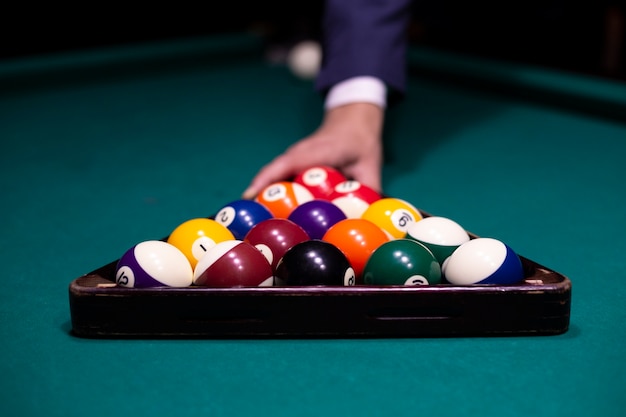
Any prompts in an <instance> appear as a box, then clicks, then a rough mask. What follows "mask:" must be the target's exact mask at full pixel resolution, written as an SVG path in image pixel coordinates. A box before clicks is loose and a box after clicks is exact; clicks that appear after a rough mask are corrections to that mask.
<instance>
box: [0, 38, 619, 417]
mask: <svg viewBox="0 0 626 417" xmlns="http://www.w3.org/2000/svg"><path fill="white" fill-rule="evenodd" d="M202 42H204V41H202ZM202 42H200V43H198V40H192V41H191V43H192V44H193V45H195V46H194V47H193V48H190V43H185V42H181V43H180V44H178V45H175V44H174V45H173V44H169V45H168V46H167V48H165V49H166V50H167V52H163V50H160V49H159V47H156V49H155V46H154V45H148V46H146V47H145V48H144V47H141V46H138V47H137V48H136V49H134V51H135V52H134V53H133V49H132V48H131V49H130V50H129V49H121V50H117V52H118V54H116V50H110V51H106V53H105V52H102V54H101V53H100V52H98V53H96V55H98V56H99V58H98V59H101V60H100V61H98V64H97V65H87V66H85V65H83V64H71V62H75V63H76V62H81V60H83V59H84V58H85V56H86V55H84V54H78V55H77V56H70V57H62V59H61V58H59V57H58V56H52V57H46V58H39V60H38V61H37V62H33V61H29V62H6V63H0V67H2V68H3V69H2V70H1V71H0V75H1V77H0V172H1V176H0V190H1V191H2V204H1V205H0V207H1V208H0V210H1V214H2V216H0V224H1V226H2V239H1V240H0V256H1V258H2V265H3V275H4V286H3V289H2V291H0V340H1V342H0V352H1V353H2V359H1V360H0V415H3V416H34V415H47V416H85V415H90V416H93V417H96V416H110V415H118V416H124V415H135V416H136V415H168V416H172V415H176V416H181V417H183V416H195V415H202V416H207V415H211V416H235V415H273V416H295V415H298V416H320V415H361V416H370V415H371V416H378V415H385V416H389V415H396V416H405V415H406V416H416V415H422V414H429V415H436V416H459V415H483V416H522V415H523V416H528V415H532V416H554V415H569V416H589V415H602V416H621V415H623V414H624V412H625V411H626V400H625V398H626V397H625V395H626V388H625V387H626V385H625V384H624V382H625V380H624V374H625V372H626V361H625V360H624V347H623V346H624V341H625V340H626V339H625V336H626V328H625V327H624V325H623V323H624V321H625V320H626V309H624V302H625V301H626V300H625V296H624V294H625V291H624V285H623V282H622V281H623V280H622V278H623V276H624V270H625V267H624V257H623V254H624V252H625V250H626V243H625V240H624V237H623V236H624V233H625V232H626V216H625V215H624V203H626V191H625V190H626V188H625V187H624V184H623V182H624V179H625V178H626V164H624V157H625V156H626V124H625V123H624V121H621V122H620V121H618V120H617V119H616V118H615V117H611V118H602V117H600V116H598V115H589V114H584V113H581V112H580V111H579V109H578V110H572V109H568V108H565V107H557V106H555V105H554V103H542V102H541V101H540V100H538V95H536V94H535V95H534V96H533V97H532V99H522V98H520V97H519V96H508V95H506V94H504V93H503V92H502V91H501V90H499V91H492V90H489V89H481V88H472V86H471V85H468V83H462V85H461V84H454V83H447V82H443V81H442V80H440V79H434V78H429V77H419V76H414V77H412V78H411V80H410V84H409V95H408V97H407V98H406V100H405V101H404V102H403V103H402V104H401V105H399V106H398V107H396V108H393V109H391V110H390V112H389V117H388V124H387V127H386V136H385V139H386V148H387V161H386V164H385V168H384V188H385V192H386V193H387V194H389V195H394V196H398V197H401V198H404V199H406V200H409V201H411V202H413V203H414V204H415V205H417V206H419V207H420V208H423V209H424V210H426V211H429V212H431V213H434V214H440V215H444V216H448V217H450V218H453V219H455V220H457V221H458V222H459V223H461V224H462V225H463V226H464V227H466V229H468V230H470V231H472V232H474V233H477V234H479V235H481V236H490V237H496V238H500V239H502V240H504V241H506V242H507V243H509V245H510V246H511V247H512V248H513V249H515V250H516V251H517V252H518V253H520V254H522V255H524V256H526V257H528V258H530V259H533V260H535V261H537V262H539V263H542V264H544V265H546V266H548V267H550V268H553V269H555V270H557V271H559V272H561V273H563V274H565V275H567V276H568V277H569V278H570V279H571V280H572V282H573V297H572V316H571V326H570V329H569V331H568V332H567V333H565V334H563V335H560V336H547V337H509V338H450V339H401V340H397V339H379V340H376V339H375V340H88V339H80V338H76V337H74V336H72V335H71V334H70V327H71V326H70V312H69V305H68V285H69V283H70V282H71V281H72V280H73V279H74V278H76V277H78V276H80V275H82V274H84V273H86V272H89V271H91V270H93V269H95V268H96V267H99V266H101V265H103V264H105V263H108V262H110V261H112V260H114V259H116V258H118V257H119V256H121V254H122V253H123V252H124V251H125V250H126V249H127V248H128V247H130V246H131V245H133V244H135V243H137V242H138V241H141V240H146V239H152V238H160V237H162V236H164V235H166V234H167V233H169V232H170V231H171V230H172V229H173V228H174V227H175V226H176V225H178V224H179V223H181V222H182V221H184V220H186V219H188V218H191V217H197V216H206V215H210V214H213V213H214V212H215V210H216V209H218V208H219V207H220V206H221V205H222V204H224V203H226V202H228V201H230V200H234V199H237V198H239V195H240V193H241V191H243V189H245V187H246V186H247V185H248V182H249V180H250V179H251V178H252V176H253V175H254V174H255V173H256V172H257V170H258V169H259V168H260V167H261V166H262V165H263V164H264V163H266V162H267V161H269V160H270V159H271V158H272V157H273V156H275V155H276V154H278V153H279V152H280V151H282V150H283V149H284V148H285V147H286V146H288V145H289V144H290V143H292V141H294V140H295V139H297V138H299V137H302V136H303V135H306V134H307V133H309V132H310V131H311V130H313V129H314V128H315V127H316V125H317V123H318V121H319V118H320V115H321V101H320V98H319V97H318V96H317V95H316V94H315V93H314V92H313V90H312V85H311V84H310V83H309V82H306V81H301V80H297V79H294V78H293V77H291V75H290V74H289V72H288V71H287V70H286V69H285V68H283V67H281V66H273V65H269V64H267V63H266V62H264V61H263V60H262V59H261V51H260V50H259V49H258V45H256V46H255V44H254V43H250V44H247V43H246V42H242V43H241V44H239V42H240V40H235V41H233V39H223V40H221V41H217V42H216V41H215V40H213V39H212V40H208V41H207V42H208V43H207V44H206V45H204V44H202ZM234 44H236V45H239V46H236V49H238V50H243V51H245V53H241V54H237V53H234V54H231V53H222V52H224V51H223V50H226V49H227V48H233V45H234ZM198 45H200V46H201V47H200V48H196V46H198ZM205 46H206V48H205ZM172 48H173V49H172ZM177 48H181V49H180V50H184V51H186V52H185V53H184V54H182V55H178V54H176V53H172V51H176V50H177ZM188 48H190V49H188ZM220 49H223V50H222V51H220ZM141 51H143V53H145V54H144V55H142V52H141ZM146 51H148V52H149V53H148V52H146ZM202 51H204V52H202ZM94 53H95V52H93V51H91V52H89V51H88V52H85V54H87V55H89V54H94ZM427 56H428V53H424V54H423V55H422V58H425V57H427ZM103 57H104V58H103ZM106 57H108V58H106ZM121 57H125V59H121ZM129 57H134V58H132V59H131V58H129ZM137 57H141V59H138V58H137ZM465 59H467V58H465ZM59 60H61V61H63V62H62V65H59V64H58V63H59V62H60V61H59ZM68 62H69V63H70V64H69V65H68ZM83 62H84V61H83ZM107 62H110V63H111V64H110V65H108V64H107ZM125 63H126V64H125ZM422 65H426V64H422ZM468 65H471V63H470V62H468ZM16 68H22V69H23V68H29V71H34V72H31V73H30V74H25V73H24V72H23V71H21V70H16ZM33 68H34V69H33ZM38 68H39V70H38ZM50 68H52V69H50ZM43 69H45V70H43ZM553 76H554V74H551V73H547V72H546V73H544V75H543V76H542V77H541V79H542V80H549V79H551V77H553ZM580 81H581V83H582V84H580V85H583V84H584V85H589V84H588V83H587V82H586V80H584V79H581V80H580ZM587 81H588V80H587ZM559 88H563V87H562V86H561V85H559ZM616 88H621V89H623V88H624V86H616ZM611 91H613V90H611ZM596 98H597V97H596ZM594 99H595V98H594Z"/></svg>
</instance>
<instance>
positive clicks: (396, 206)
mask: <svg viewBox="0 0 626 417" xmlns="http://www.w3.org/2000/svg"><path fill="white" fill-rule="evenodd" d="M361 218H363V219H367V220H369V221H371V222H373V223H374V224H377V225H378V226H379V227H380V228H382V229H383V230H384V231H385V232H387V233H388V234H389V236H390V237H391V238H392V239H400V238H404V237H405V235H406V231H407V228H408V227H409V225H410V224H411V223H414V222H417V221H419V220H421V219H422V214H421V213H420V212H419V210H417V208H415V206H413V205H412V204H411V203H409V202H408V201H405V200H402V199H399V198H393V197H386V198H381V199H380V200H377V201H374V202H373V203H372V204H370V205H369V207H367V209H365V211H364V212H363V214H362V215H361Z"/></svg>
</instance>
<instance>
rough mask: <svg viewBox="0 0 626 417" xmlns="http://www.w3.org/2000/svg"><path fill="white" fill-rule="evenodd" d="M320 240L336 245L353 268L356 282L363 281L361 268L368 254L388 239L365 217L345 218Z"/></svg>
mask: <svg viewBox="0 0 626 417" xmlns="http://www.w3.org/2000/svg"><path fill="white" fill-rule="evenodd" d="M322 240H324V241H326V242H329V243H332V244H333V245H335V246H336V247H338V248H339V249H340V250H341V251H342V252H343V253H344V255H346V257H347V258H348V261H349V262H350V265H352V268H354V273H355V275H356V284H357V285H358V284H362V283H363V269H364V268H365V263H366V262H367V260H368V259H369V257H370V255H371V254H372V252H374V250H376V249H377V248H378V247H379V246H380V245H382V244H383V243H385V242H388V241H389V237H388V236H387V234H386V233H385V232H384V231H383V230H382V229H381V228H380V227H378V226H377V225H375V224H374V223H372V222H371V221H369V220H366V219H345V220H341V221H339V222H337V223H335V224H334V225H333V226H331V227H330V229H328V231H327V232H326V233H325V234H324V236H323V237H322Z"/></svg>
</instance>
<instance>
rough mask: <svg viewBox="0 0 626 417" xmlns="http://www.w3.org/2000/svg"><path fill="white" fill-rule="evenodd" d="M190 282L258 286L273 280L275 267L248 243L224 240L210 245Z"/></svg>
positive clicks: (268, 283)
mask: <svg viewBox="0 0 626 417" xmlns="http://www.w3.org/2000/svg"><path fill="white" fill-rule="evenodd" d="M193 283H194V284H196V285H204V286H208V287H258V286H271V285H273V284H274V271H273V270H272V267H271V266H270V263H269V262H268V261H267V259H266V258H265V256H263V254H262V253H261V252H260V251H259V250H258V249H257V248H255V247H254V246H252V245H251V244H249V243H247V242H244V241H241V240H227V241H224V242H220V243H218V244H217V245H215V246H213V247H212V248H211V249H209V250H208V251H207V253H205V254H204V255H203V256H202V258H200V260H199V261H198V264H197V265H196V268H195V270H194V277H193Z"/></svg>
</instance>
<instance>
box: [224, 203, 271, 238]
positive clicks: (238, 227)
mask: <svg viewBox="0 0 626 417" xmlns="http://www.w3.org/2000/svg"><path fill="white" fill-rule="evenodd" d="M272 217H273V215H272V213H271V212H270V211H269V210H268V209H267V208H266V207H265V206H264V205H263V204H261V203H259V202H258V201H253V200H235V201H232V202H230V203H228V204H226V205H225V206H223V207H222V208H221V209H219V210H218V212H217V214H216V215H215V221H216V222H218V223H220V224H221V225H223V226H226V228H228V230H230V231H231V233H232V234H233V235H234V236H235V239H238V240H243V238H244V237H245V236H246V234H247V233H248V232H249V231H250V229H251V228H252V227H253V226H254V225H255V224H257V223H259V222H261V221H263V220H267V219H271V218H272Z"/></svg>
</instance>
